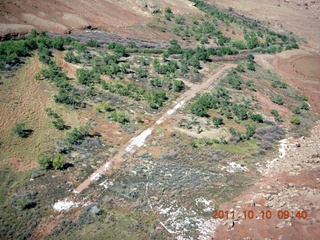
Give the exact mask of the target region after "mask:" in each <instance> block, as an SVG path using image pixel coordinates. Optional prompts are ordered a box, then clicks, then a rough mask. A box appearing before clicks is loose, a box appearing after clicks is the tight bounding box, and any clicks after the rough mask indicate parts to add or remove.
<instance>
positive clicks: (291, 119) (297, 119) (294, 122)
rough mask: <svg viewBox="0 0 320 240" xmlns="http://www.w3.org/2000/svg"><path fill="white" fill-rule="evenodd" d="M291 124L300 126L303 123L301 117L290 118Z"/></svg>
mask: <svg viewBox="0 0 320 240" xmlns="http://www.w3.org/2000/svg"><path fill="white" fill-rule="evenodd" d="M290 122H291V123H292V124H295V125H300V123H301V121H300V118H299V116H296V115H295V116H291V117H290Z"/></svg>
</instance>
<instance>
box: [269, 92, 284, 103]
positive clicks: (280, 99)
mask: <svg viewBox="0 0 320 240" xmlns="http://www.w3.org/2000/svg"><path fill="white" fill-rule="evenodd" d="M271 101H272V102H274V103H275V104H278V105H283V103H284V100H283V96H281V95H279V94H276V95H273V96H272V97H271Z"/></svg>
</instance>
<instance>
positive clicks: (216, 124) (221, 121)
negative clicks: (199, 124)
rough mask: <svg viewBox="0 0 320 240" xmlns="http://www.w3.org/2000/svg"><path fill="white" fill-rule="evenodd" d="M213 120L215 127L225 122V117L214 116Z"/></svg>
mask: <svg viewBox="0 0 320 240" xmlns="http://www.w3.org/2000/svg"><path fill="white" fill-rule="evenodd" d="M212 121H213V125H214V126H215V127H219V126H220V125H222V124H223V119H222V118H219V117H213V119H212Z"/></svg>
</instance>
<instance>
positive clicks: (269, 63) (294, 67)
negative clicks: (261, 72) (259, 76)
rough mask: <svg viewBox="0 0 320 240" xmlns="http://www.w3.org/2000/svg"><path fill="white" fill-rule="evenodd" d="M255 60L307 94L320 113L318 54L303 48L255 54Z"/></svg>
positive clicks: (319, 61) (319, 58) (319, 57)
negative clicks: (268, 53)
mask: <svg viewBox="0 0 320 240" xmlns="http://www.w3.org/2000/svg"><path fill="white" fill-rule="evenodd" d="M255 59H256V62H257V63H258V64H260V65H261V66H263V67H266V68H268V69H271V70H274V71H276V72H277V73H279V75H280V76H281V78H282V79H283V80H284V81H285V82H286V83H287V84H289V85H291V86H292V87H295V88H296V89H299V90H300V91H302V93H303V94H305V95H307V96H309V99H310V100H309V103H310V104H311V106H312V108H313V109H314V110H315V111H316V112H318V113H320V106H319V104H318V103H319V102H320V94H319V92H320V68H319V66H320V55H318V54H313V53H309V52H306V51H304V50H293V51H286V52H283V53H280V54H275V55H257V56H256V58H255Z"/></svg>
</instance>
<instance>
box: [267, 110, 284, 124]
mask: <svg viewBox="0 0 320 240" xmlns="http://www.w3.org/2000/svg"><path fill="white" fill-rule="evenodd" d="M270 113H271V114H272V115H273V116H274V118H275V119H276V121H277V122H281V121H282V117H281V116H280V115H279V112H278V111H277V110H275V109H271V110H270Z"/></svg>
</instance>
